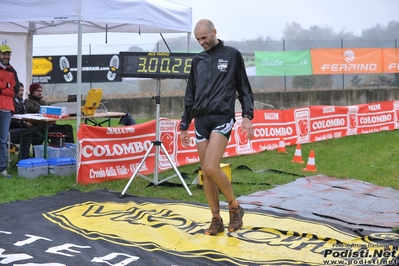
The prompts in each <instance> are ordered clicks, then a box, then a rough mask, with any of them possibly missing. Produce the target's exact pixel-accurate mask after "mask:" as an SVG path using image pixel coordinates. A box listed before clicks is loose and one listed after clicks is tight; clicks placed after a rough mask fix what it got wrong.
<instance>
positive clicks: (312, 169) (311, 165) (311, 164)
mask: <svg viewBox="0 0 399 266" xmlns="http://www.w3.org/2000/svg"><path fill="white" fill-rule="evenodd" d="M303 170H304V171H310V172H317V169H316V161H315V158H314V151H313V150H312V151H310V154H309V159H308V164H307V165H306V168H304V169H303Z"/></svg>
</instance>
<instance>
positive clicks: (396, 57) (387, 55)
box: [382, 48, 399, 73]
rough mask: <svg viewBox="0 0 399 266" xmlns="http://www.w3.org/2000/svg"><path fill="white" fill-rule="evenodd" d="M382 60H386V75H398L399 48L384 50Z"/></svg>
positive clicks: (384, 67) (384, 69) (384, 68)
mask: <svg viewBox="0 0 399 266" xmlns="http://www.w3.org/2000/svg"><path fill="white" fill-rule="evenodd" d="M382 58H383V59H384V65H383V72H384V73H398V72H399V49H398V48H385V49H382Z"/></svg>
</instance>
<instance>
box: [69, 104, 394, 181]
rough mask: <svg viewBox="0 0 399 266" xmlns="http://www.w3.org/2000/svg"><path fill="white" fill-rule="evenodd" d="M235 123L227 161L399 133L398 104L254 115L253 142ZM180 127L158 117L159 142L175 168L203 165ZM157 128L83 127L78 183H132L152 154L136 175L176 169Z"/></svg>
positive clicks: (152, 123)
mask: <svg viewBox="0 0 399 266" xmlns="http://www.w3.org/2000/svg"><path fill="white" fill-rule="evenodd" d="M236 120H237V121H236V123H235V125H234V127H233V130H232V134H231V136H230V139H229V142H228V145H227V148H226V151H225V153H224V157H230V156H238V155H244V154H251V153H258V152H262V151H266V150H274V149H277V148H278V147H279V141H280V139H282V140H283V141H284V143H285V145H287V146H290V145H295V144H297V143H309V142H316V141H322V140H327V139H333V138H340V137H344V136H350V135H355V134H367V133H373V132H379V131H384V130H394V129H399V101H385V102H375V103H369V104H360V105H352V106H309V107H304V108H295V109H287V110H256V111H255V118H254V119H253V120H252V122H253V125H254V137H253V139H252V140H251V141H247V139H246V136H245V133H243V132H242V130H241V123H242V118H241V114H240V113H236ZM179 123H180V121H178V120H173V119H167V118H160V120H159V136H160V139H159V140H160V141H162V143H163V145H164V146H165V149H166V151H167V152H168V154H169V156H170V157H171V159H172V160H173V161H174V163H175V165H176V166H182V165H188V164H194V163H199V158H198V154H197V149H196V143H195V135H194V127H193V123H191V125H190V128H189V133H190V145H189V146H188V147H186V148H185V147H183V146H182V145H181V144H180V131H179V130H178V129H179ZM155 129H156V120H152V121H149V122H146V123H142V124H136V125H133V126H124V127H123V126H121V127H96V126H88V125H84V124H83V125H81V127H80V128H79V131H78V134H77V137H78V140H79V149H80V152H79V160H78V162H79V164H78V166H77V167H78V174H77V182H78V183H79V184H90V183H99V182H104V181H111V180H116V179H123V178H130V177H131V176H132V175H133V173H134V172H135V170H136V169H137V167H138V166H139V165H140V163H141V162H142V160H143V157H144V156H145V154H146V153H147V151H149V150H150V152H149V154H148V156H147V158H146V159H145V161H144V163H143V165H142V166H141V169H140V170H139V172H138V174H142V175H146V174H151V173H154V172H155V171H154V170H155V167H158V170H159V171H165V170H169V169H172V165H171V164H170V163H169V160H168V158H167V156H166V155H165V154H164V153H163V152H162V151H159V152H157V149H156V148H155V146H153V145H152V142H153V141H155V137H156V130H155ZM160 150H161V149H160ZM155 156H158V165H155V161H156V160H155V159H156V158H155Z"/></svg>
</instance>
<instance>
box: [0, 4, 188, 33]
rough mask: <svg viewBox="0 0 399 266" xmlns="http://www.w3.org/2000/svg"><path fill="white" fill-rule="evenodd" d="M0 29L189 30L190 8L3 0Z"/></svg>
mask: <svg viewBox="0 0 399 266" xmlns="http://www.w3.org/2000/svg"><path fill="white" fill-rule="evenodd" d="M1 2H2V3H1V9H2V10H5V11H6V12H3V14H2V16H0V32H12V33H29V34H32V35H34V34H72V33H74V34H77V33H78V32H77V29H78V26H77V24H78V23H79V21H81V23H82V33H96V32H105V31H112V32H136V33H178V32H187V33H189V32H191V23H192V22H191V20H192V19H191V7H186V6H181V5H177V4H175V3H172V2H168V1H165V0H108V1H98V0H73V1H59V0H29V1H27V0H2V1H1Z"/></svg>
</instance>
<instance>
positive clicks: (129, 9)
mask: <svg viewBox="0 0 399 266" xmlns="http://www.w3.org/2000/svg"><path fill="white" fill-rule="evenodd" d="M0 8H1V10H3V11H4V12H2V15H1V16H0V38H1V37H2V33H3V34H4V33H5V35H6V36H7V35H9V34H13V35H18V36H21V35H23V37H24V40H25V49H24V51H21V50H15V49H14V48H13V61H12V62H13V63H12V64H13V66H14V67H16V70H17V71H18V73H19V74H21V72H20V71H19V68H18V67H17V65H16V64H15V59H17V60H18V59H19V60H20V63H21V69H22V68H23V67H22V64H24V65H25V68H26V73H25V72H22V73H23V74H25V76H26V81H27V82H26V83H27V84H28V83H30V81H31V77H32V50H33V35H36V34H47V35H48V34H77V35H78V43H77V48H78V49H77V94H78V95H81V83H82V73H81V70H82V33H98V32H107V31H110V32H130V33H135V32H136V33H179V32H182V33H183V32H185V33H187V35H188V38H187V39H189V35H190V33H191V23H192V17H191V16H192V14H191V13H192V12H191V7H186V6H181V5H178V4H175V3H172V2H169V1H166V0H107V1H103V0H72V1H59V0H1V4H0ZM22 53H23V55H22ZM19 76H20V77H21V75H19ZM26 87H27V86H26ZM80 107H81V97H78V99H77V110H80ZM79 125H80V116H77V120H76V127H77V129H79Z"/></svg>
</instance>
